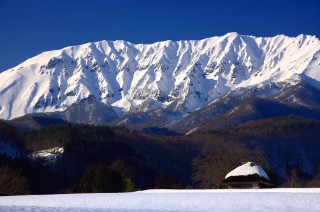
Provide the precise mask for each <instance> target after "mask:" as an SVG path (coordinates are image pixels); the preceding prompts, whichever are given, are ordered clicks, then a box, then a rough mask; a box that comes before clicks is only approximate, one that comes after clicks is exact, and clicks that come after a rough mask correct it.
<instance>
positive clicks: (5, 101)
mask: <svg viewBox="0 0 320 212" xmlns="http://www.w3.org/2000/svg"><path fill="white" fill-rule="evenodd" d="M319 72H320V41H319V39H318V38H316V37H315V36H308V35H299V36H297V37H288V36H284V35H277V36H275V37H254V36H246V35H239V34H238V33H228V34H226V35H224V36H220V37H211V38H207V39H203V40H185V41H163V42H157V43H153V44H132V43H129V42H126V41H119V40H118V41H105V40H104V41H99V42H95V43H87V44H83V45H79V46H70V47H66V48H63V49H61V50H54V51H48V52H43V53H41V54H39V55H37V56H35V57H33V58H30V59H28V60H26V61H25V62H23V63H21V64H19V65H18V66H16V67H14V68H11V69H9V70H7V71H4V72H2V73H0V118H2V119H13V118H15V117H19V116H23V115H25V114H27V113H34V112H54V111H63V110H65V109H66V108H68V107H69V106H71V105H72V104H74V103H79V102H80V101H81V100H83V99H91V100H94V101H98V102H102V103H106V104H109V105H112V106H113V108H114V110H115V112H117V113H118V115H124V114H126V113H128V112H131V111H136V112H139V111H148V110H151V109H155V108H166V107H170V106H172V107H170V108H174V110H176V111H178V112H182V113H184V114H187V113H188V112H190V111H194V110H195V109H197V108H200V107H202V106H203V105H204V104H206V103H207V102H208V101H210V100H214V99H215V98H217V97H221V96H222V95H224V94H226V93H228V92H230V91H233V90H236V89H240V88H245V89H247V88H252V87H257V86H263V85H266V84H269V83H283V82H285V83H287V84H295V83H297V82H298V81H300V80H303V81H305V82H307V83H309V84H311V85H313V86H314V87H317V88H319V89H320V83H319V81H320V73H319Z"/></svg>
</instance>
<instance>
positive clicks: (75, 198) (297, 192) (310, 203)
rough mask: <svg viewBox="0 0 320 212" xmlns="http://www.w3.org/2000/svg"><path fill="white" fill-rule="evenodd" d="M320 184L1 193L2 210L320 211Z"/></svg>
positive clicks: (0, 208) (0, 204)
mask: <svg viewBox="0 0 320 212" xmlns="http://www.w3.org/2000/svg"><path fill="white" fill-rule="evenodd" d="M319 200H320V188H311V189H310V188H309V189H263V190H258V189H253V190H146V191H139V192H133V193H110V194H64V195H33V196H8V197H0V211H290V212H291V211H320V204H319Z"/></svg>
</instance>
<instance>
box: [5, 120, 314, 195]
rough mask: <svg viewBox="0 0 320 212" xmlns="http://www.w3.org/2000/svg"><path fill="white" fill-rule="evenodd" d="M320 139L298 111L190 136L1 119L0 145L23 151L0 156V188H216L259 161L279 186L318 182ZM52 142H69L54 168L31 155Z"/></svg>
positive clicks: (41, 191) (39, 191)
mask: <svg viewBox="0 0 320 212" xmlns="http://www.w3.org/2000/svg"><path fill="white" fill-rule="evenodd" d="M148 133H150V132H148ZM319 136H320V122H319V121H316V120H311V119H305V118H301V117H295V116H292V117H280V118H273V119H264V120H259V121H253V122H247V123H245V124H241V125H238V126H236V127H233V128H230V129H223V130H213V131H206V132H196V133H193V134H191V135H188V136H163V135H151V134H145V133H139V132H131V131H130V130H128V129H126V128H123V127H108V126H92V125H52V126H46V127H42V128H39V129H36V130H32V131H26V132H18V131H16V130H15V129H13V128H12V127H11V126H10V125H8V124H6V123H4V122H0V143H1V145H2V146H1V147H4V146H6V148H7V147H12V148H14V149H16V150H17V151H18V152H20V154H19V157H17V158H14V157H12V155H8V156H7V155H5V154H4V153H1V154H0V173H1V174H0V193H1V194H9V195H15V194H47V193H74V192H123V191H133V190H139V189H148V188H218V187H219V184H220V182H221V181H222V180H223V179H224V177H225V175H226V174H227V173H228V172H229V171H231V170H232V169H234V168H236V167H237V166H239V165H241V162H247V161H255V162H256V163H258V164H259V165H261V166H262V167H263V168H264V169H265V170H266V171H267V172H268V174H269V176H270V178H271V179H272V181H273V182H274V185H275V186H278V187H315V186H316V187H317V186H320V174H319V173H320V172H319V168H320V154H319V151H318V150H319V149H320V139H319ZM53 147H64V153H63V156H62V157H61V158H59V159H58V160H57V161H56V162H55V163H54V164H51V166H49V167H48V166H44V165H43V164H41V163H37V162H34V161H31V160H30V158H28V156H27V155H28V154H29V153H31V152H34V151H38V150H43V149H49V148H53ZM15 185H19V186H18V187H17V186H15Z"/></svg>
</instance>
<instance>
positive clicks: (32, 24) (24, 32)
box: [0, 0, 320, 72]
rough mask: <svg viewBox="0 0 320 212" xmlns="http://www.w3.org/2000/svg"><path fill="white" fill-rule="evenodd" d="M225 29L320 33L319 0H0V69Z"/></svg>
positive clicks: (197, 36)
mask: <svg viewBox="0 0 320 212" xmlns="http://www.w3.org/2000/svg"><path fill="white" fill-rule="evenodd" d="M227 32H238V33H240V34H247V35H255V36H274V35H277V34H285V35H289V36H297V35H299V34H309V35H316V36H317V37H318V38H319V37H320V0H264V1H259V0H235V1H231V0H229V1H228V0H220V1H214V0H211V1H210V0H51V1H50V0H0V72H2V71H4V70H6V69H9V68H11V67H14V66H16V65H18V64H19V63H21V62H23V61H24V60H26V59H28V58H30V57H33V56H35V55H37V54H39V53H41V52H43V51H48V50H53V49H60V48H63V47H65V46H71V45H77V44H83V43H86V42H94V41H99V40H127V41H130V42H133V43H153V42H156V41H162V40H185V39H202V38H207V37H211V36H217V35H224V34H226V33H227Z"/></svg>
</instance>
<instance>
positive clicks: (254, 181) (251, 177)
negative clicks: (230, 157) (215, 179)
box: [221, 162, 272, 189]
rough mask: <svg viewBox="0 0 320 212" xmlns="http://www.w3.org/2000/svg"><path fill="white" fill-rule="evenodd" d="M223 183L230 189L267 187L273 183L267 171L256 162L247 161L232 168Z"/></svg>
mask: <svg viewBox="0 0 320 212" xmlns="http://www.w3.org/2000/svg"><path fill="white" fill-rule="evenodd" d="M221 184H222V186H224V187H227V188H230V189H238V188H265V187H268V186H271V185H272V183H271V182H270V179H269V176H268V175H267V173H266V172H265V171H264V170H263V169H262V168H261V167H260V166H259V165H257V164H256V163H254V162H247V163H245V164H243V165H241V166H239V167H237V168H236V169H234V170H232V171H231V172H229V173H228V174H227V175H226V177H225V179H224V180H223V181H222V182H221Z"/></svg>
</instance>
